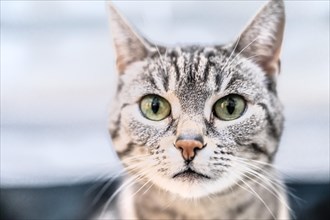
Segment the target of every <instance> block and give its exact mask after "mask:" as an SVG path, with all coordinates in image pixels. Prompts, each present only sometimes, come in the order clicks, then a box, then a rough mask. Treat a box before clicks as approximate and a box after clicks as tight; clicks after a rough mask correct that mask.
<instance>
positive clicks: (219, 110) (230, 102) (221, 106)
mask: <svg viewBox="0 0 330 220" xmlns="http://www.w3.org/2000/svg"><path fill="white" fill-rule="evenodd" d="M213 108H214V114H215V116H217V117H218V118H219V119H221V120H224V121H231V120H234V119H236V118H239V117H240V116H241V115H242V114H243V113H244V110H245V108H246V103H245V100H244V99H243V97H241V96H239V95H227V96H225V97H223V98H221V99H219V100H218V101H217V102H216V103H215V104H214V107H213Z"/></svg>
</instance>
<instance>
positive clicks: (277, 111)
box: [108, 1, 288, 219]
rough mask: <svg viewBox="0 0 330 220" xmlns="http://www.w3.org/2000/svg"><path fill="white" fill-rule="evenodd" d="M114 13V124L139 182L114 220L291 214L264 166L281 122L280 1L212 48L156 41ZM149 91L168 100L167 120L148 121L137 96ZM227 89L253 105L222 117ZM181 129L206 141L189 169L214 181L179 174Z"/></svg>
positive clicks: (127, 190) (121, 151)
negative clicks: (216, 110) (218, 107)
mask: <svg viewBox="0 0 330 220" xmlns="http://www.w3.org/2000/svg"><path fill="white" fill-rule="evenodd" d="M110 10H111V27H112V33H113V37H114V44H115V49H116V52H117V67H118V72H119V81H118V88H117V96H116V103H115V105H114V106H113V109H112V112H111V115H110V124H109V130H110V134H111V137H112V141H113V144H114V146H115V149H116V151H117V153H118V156H119V158H120V159H121V160H122V163H123V164H124V166H125V167H126V169H127V172H128V173H129V175H128V176H127V177H126V181H128V180H129V179H130V178H135V179H134V180H133V181H132V182H130V183H131V184H128V186H127V187H123V191H122V192H121V194H120V199H119V203H118V210H119V213H120V214H119V216H115V217H114V216H113V218H115V219H116V218H122V219H127V218H130V219H132V218H133V219H283V218H288V207H286V205H285V203H286V199H285V192H284V189H283V188H281V187H280V185H279V184H277V182H278V181H279V180H278V178H277V176H276V174H275V172H274V170H273V168H272V167H271V166H269V165H268V163H271V162H272V160H273V158H274V155H275V153H276V151H277V148H278V144H279V141H280V137H281V134H282V129H283V121H284V119H283V114H282V105H281V104H280V101H279V99H278V97H277V93H276V76H277V74H278V71H279V51H280V45H281V42H282V34H283V27H284V5H283V2H282V1H270V2H269V3H268V4H266V6H265V7H264V8H263V9H262V10H261V11H260V12H259V14H258V15H257V16H256V18H255V19H254V20H253V21H252V23H251V24H250V25H248V27H247V28H246V29H245V31H243V32H242V34H241V36H240V38H239V39H237V40H236V41H234V42H233V43H230V44H227V45H222V46H206V47H205V46H198V45H195V46H185V47H163V46H156V45H154V44H152V43H150V42H148V41H147V40H145V39H143V38H142V37H141V36H139V35H138V34H137V33H136V32H135V31H133V30H132V29H131V28H130V26H129V25H128V23H127V21H125V19H124V18H122V17H121V15H120V14H119V13H118V12H117V11H116V10H115V9H114V7H113V6H112V5H110ZM147 94H157V95H159V96H162V97H163V98H165V99H166V100H168V102H169V103H170V105H171V114H170V116H169V117H167V118H165V119H164V120H162V121H151V120H148V119H146V118H145V117H143V115H142V114H141V112H140V110H139V101H140V100H141V97H143V96H145V95H147ZM228 94H238V95H241V96H243V97H244V98H245V100H246V101H247V109H246V111H245V112H244V114H243V115H242V116H241V117H240V118H238V119H236V120H232V121H222V120H219V119H218V118H216V117H215V116H214V114H213V105H214V104H215V102H216V101H217V100H219V99H220V98H221V97H224V96H226V95H228ZM182 133H198V134H200V135H202V136H203V139H204V142H205V143H206V144H207V145H206V147H205V148H203V149H202V150H200V151H198V153H197V154H196V157H195V158H194V160H193V161H192V162H191V163H190V165H189V166H191V168H193V169H194V170H195V171H197V172H199V173H201V174H203V175H205V176H207V177H208V179H202V180H201V179H194V178H190V179H184V178H181V179H175V178H173V176H174V175H175V174H176V173H178V172H180V171H182V170H183V169H184V167H185V166H186V164H185V161H184V160H183V158H182V156H181V152H180V151H179V150H178V149H176V148H175V147H174V146H173V143H175V140H176V138H177V137H178V136H179V135H180V134H182ZM127 207H130V208H129V209H128V208H127ZM108 217H109V216H108Z"/></svg>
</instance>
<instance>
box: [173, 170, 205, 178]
mask: <svg viewBox="0 0 330 220" xmlns="http://www.w3.org/2000/svg"><path fill="white" fill-rule="evenodd" d="M172 178H173V179H178V178H180V179H183V180H199V179H211V177H209V176H207V175H204V174H201V173H198V172H196V171H194V170H192V169H191V168H188V169H186V170H184V171H181V172H179V173H177V174H175V175H174V176H173V177H172Z"/></svg>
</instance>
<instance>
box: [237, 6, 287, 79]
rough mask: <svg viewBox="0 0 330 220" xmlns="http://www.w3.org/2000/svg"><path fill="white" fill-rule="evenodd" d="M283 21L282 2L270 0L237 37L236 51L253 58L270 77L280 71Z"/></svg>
mask: <svg viewBox="0 0 330 220" xmlns="http://www.w3.org/2000/svg"><path fill="white" fill-rule="evenodd" d="M284 23H285V12H284V2H283V1H282V0H270V1H269V2H268V3H267V4H266V5H265V6H264V7H263V8H262V9H261V10H260V12H259V13H258V14H257V15H256V16H255V17H254V19H253V20H252V21H251V22H250V24H249V25H248V26H247V28H246V29H245V30H244V31H243V32H242V34H241V35H240V38H239V39H238V40H239V41H238V45H237V48H236V51H237V52H241V54H243V55H244V56H245V57H248V58H251V59H253V60H254V61H255V62H256V63H257V64H258V65H260V67H261V68H262V69H263V70H264V71H265V72H266V73H267V74H268V75H269V76H270V77H271V78H274V76H275V75H276V74H278V73H279V71H280V58H279V57H280V52H281V45H282V39H283V32H284Z"/></svg>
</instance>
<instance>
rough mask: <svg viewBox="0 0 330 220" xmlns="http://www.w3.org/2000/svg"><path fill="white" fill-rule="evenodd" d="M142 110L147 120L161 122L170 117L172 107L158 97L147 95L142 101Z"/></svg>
mask: <svg viewBox="0 0 330 220" xmlns="http://www.w3.org/2000/svg"><path fill="white" fill-rule="evenodd" d="M140 110H141V113H142V115H143V116H144V117H145V118H147V119H149V120H152V121H160V120H163V119H165V118H166V117H167V116H169V115H170V113H171V105H170V103H169V102H168V101H167V100H166V99H164V98H162V97H160V96H158V95H146V96H144V97H142V99H141V101H140Z"/></svg>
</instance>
